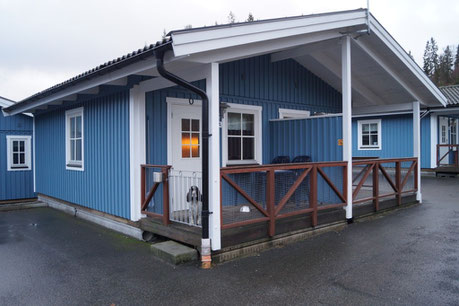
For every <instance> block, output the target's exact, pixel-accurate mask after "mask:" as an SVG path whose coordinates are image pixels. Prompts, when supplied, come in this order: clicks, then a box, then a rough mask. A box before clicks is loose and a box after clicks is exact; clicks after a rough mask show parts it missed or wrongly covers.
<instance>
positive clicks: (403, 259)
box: [0, 178, 459, 305]
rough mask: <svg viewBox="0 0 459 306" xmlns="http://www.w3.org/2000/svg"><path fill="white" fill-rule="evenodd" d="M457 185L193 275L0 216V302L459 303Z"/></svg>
mask: <svg viewBox="0 0 459 306" xmlns="http://www.w3.org/2000/svg"><path fill="white" fill-rule="evenodd" d="M458 195H459V179H451V178H444V179H435V178H423V196H424V203H423V204H422V205H417V206H414V207H410V208H406V209H402V210H399V211H395V212H393V213H390V214H388V215H385V216H384V217H378V218H375V219H373V220H371V221H365V222H357V223H354V224H352V225H350V226H348V227H347V228H346V229H345V230H343V231H341V232H329V233H326V234H323V235H321V236H318V237H314V238H312V239H309V240H306V241H303V242H299V243H295V244H292V245H288V246H286V247H283V248H279V249H273V250H269V251H266V252H263V253H262V254H260V255H259V256H253V257H248V258H244V259H239V260H237V261H232V262H228V263H225V264H221V265H218V266H216V267H214V268H213V269H212V270H207V271H204V270H200V269H198V268H197V265H196V264H188V265H184V266H179V267H173V266H171V265H168V264H165V263H163V262H161V261H160V260H158V259H155V258H154V257H152V256H151V254H150V252H149V247H148V245H147V244H146V243H142V242H138V241H135V240H132V239H129V238H125V237H123V236H121V235H118V234H115V233H113V232H110V231H108V230H105V229H102V228H100V227H98V226H96V225H93V224H90V223H87V222H85V221H82V220H78V219H75V218H73V217H71V216H69V215H65V214H63V213H61V212H58V211H55V210H52V209H48V208H36V209H29V210H23V211H12V212H0V305H64V304H65V305H84V304H93V305H110V304H112V303H113V304H116V305H143V304H174V305H176V304H187V305H188V304H190V305H202V304H205V305H207V304H233V305H234V304H284V305H287V304H330V305H335V304H365V305H378V304H404V305H406V304H437V305H438V304H441V305H446V304H459V196H458Z"/></svg>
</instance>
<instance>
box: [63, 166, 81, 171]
mask: <svg viewBox="0 0 459 306" xmlns="http://www.w3.org/2000/svg"><path fill="white" fill-rule="evenodd" d="M65 168H66V169H67V170H76V171H84V169H83V165H78V164H66V165H65Z"/></svg>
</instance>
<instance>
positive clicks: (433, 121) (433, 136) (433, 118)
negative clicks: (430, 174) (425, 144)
mask: <svg viewBox="0 0 459 306" xmlns="http://www.w3.org/2000/svg"><path fill="white" fill-rule="evenodd" d="M437 144H438V115H437V114H432V113H431V114H430V168H432V169H435V168H437Z"/></svg>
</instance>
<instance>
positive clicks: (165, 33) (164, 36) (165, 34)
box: [162, 29, 167, 39]
mask: <svg viewBox="0 0 459 306" xmlns="http://www.w3.org/2000/svg"><path fill="white" fill-rule="evenodd" d="M166 36H167V32H166V29H163V35H162V38H163V39H164V38H166Z"/></svg>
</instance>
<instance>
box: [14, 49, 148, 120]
mask: <svg viewBox="0 0 459 306" xmlns="http://www.w3.org/2000/svg"><path fill="white" fill-rule="evenodd" d="M153 67H156V59H155V58H154V57H153V58H151V59H148V60H144V61H139V62H137V63H134V64H131V65H129V66H127V67H124V68H121V69H119V70H115V71H113V72H110V73H107V74H104V75H103V76H100V77H96V78H94V79H92V80H87V81H82V82H81V83H78V84H76V85H74V86H71V87H69V88H66V89H64V90H61V91H59V92H56V93H55V94H52V95H50V96H47V97H45V98H43V99H39V100H37V101H35V102H33V103H30V104H27V105H23V106H20V107H19V108H17V109H15V110H13V111H11V112H8V114H9V115H16V114H19V113H22V112H25V111H30V110H32V109H34V108H37V107H39V106H42V105H46V104H48V103H50V102H52V101H55V100H59V99H66V97H68V96H71V95H74V94H77V93H80V92H82V91H85V90H89V89H91V88H94V87H96V86H99V85H103V84H106V83H108V82H112V81H115V80H118V79H120V78H123V77H126V76H128V75H131V74H136V73H139V72H142V71H144V70H147V69H150V68H153Z"/></svg>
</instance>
